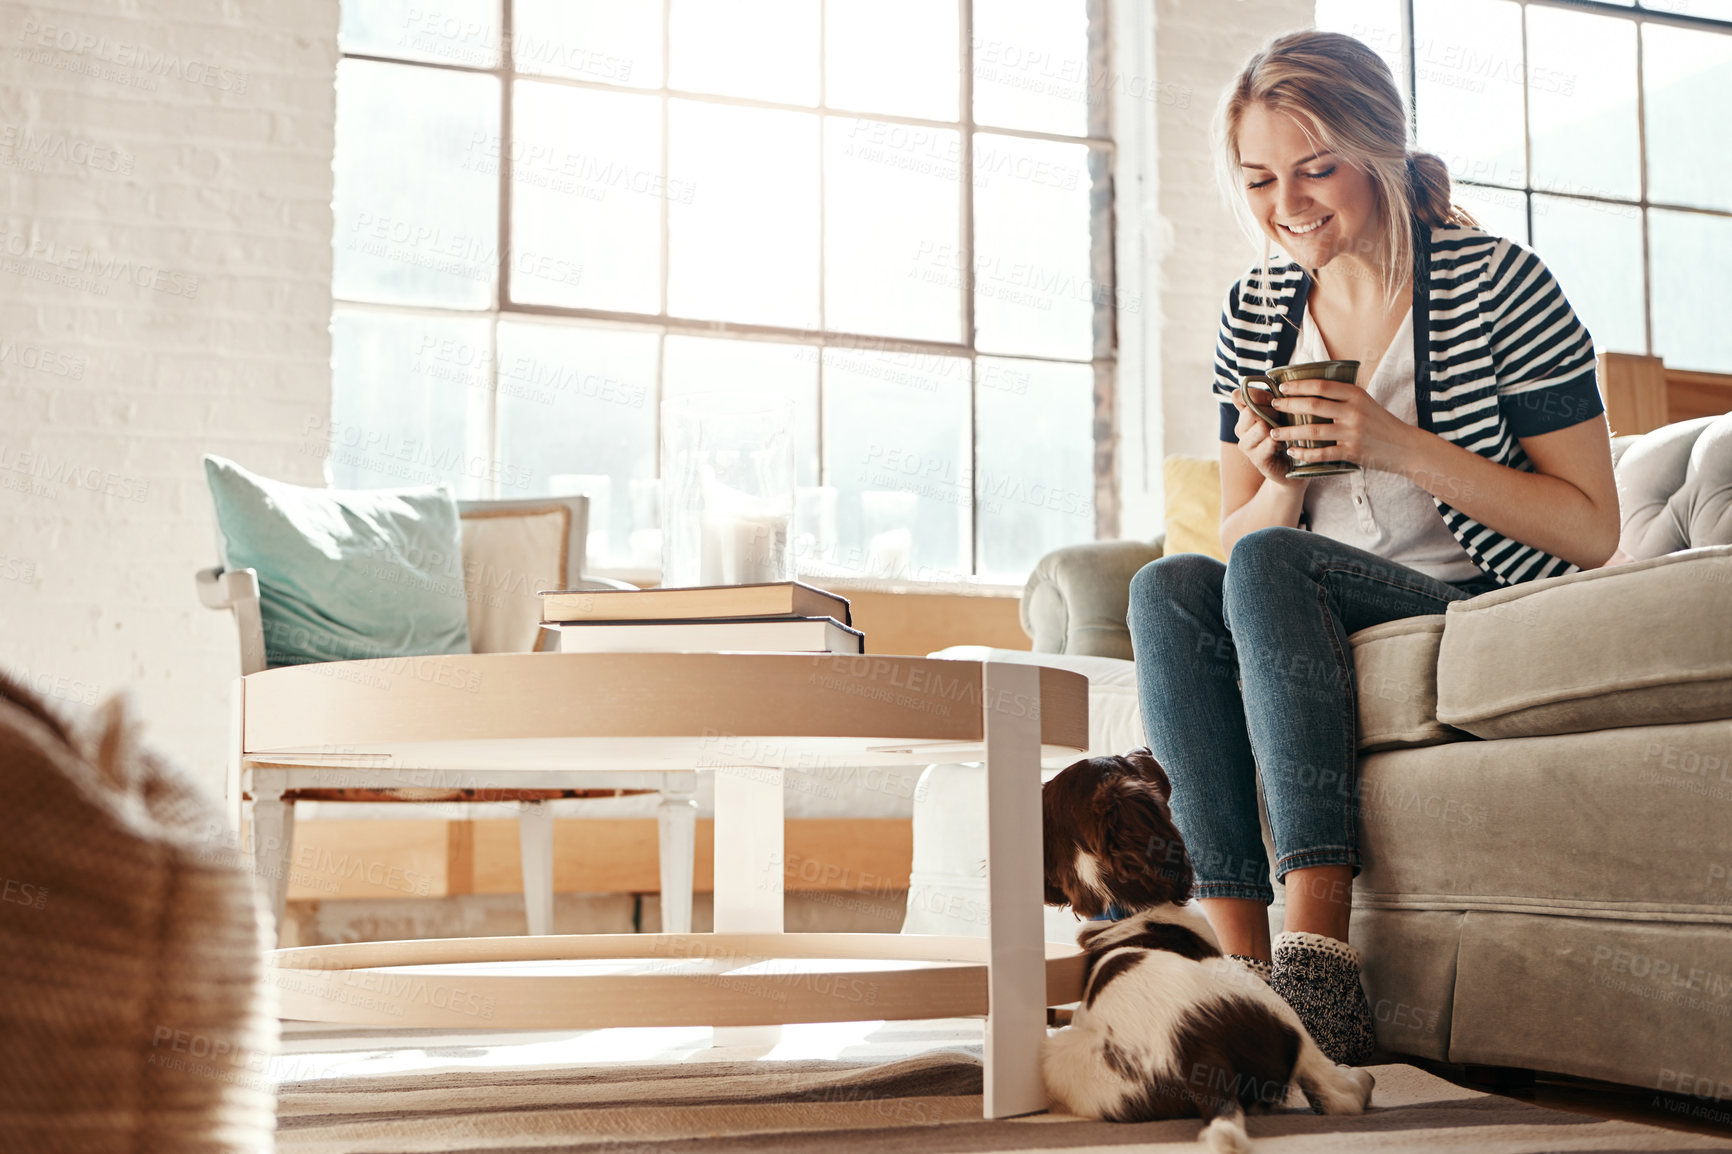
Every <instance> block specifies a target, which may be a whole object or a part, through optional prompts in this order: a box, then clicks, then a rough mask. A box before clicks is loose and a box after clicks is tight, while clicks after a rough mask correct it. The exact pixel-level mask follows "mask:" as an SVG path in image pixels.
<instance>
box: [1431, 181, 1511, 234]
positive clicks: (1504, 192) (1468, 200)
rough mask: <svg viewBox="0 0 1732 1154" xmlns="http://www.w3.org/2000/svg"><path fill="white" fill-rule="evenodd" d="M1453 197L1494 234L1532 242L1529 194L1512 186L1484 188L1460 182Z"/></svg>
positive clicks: (1453, 191) (1452, 191) (1487, 230)
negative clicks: (1529, 229) (1530, 237)
mask: <svg viewBox="0 0 1732 1154" xmlns="http://www.w3.org/2000/svg"><path fill="white" fill-rule="evenodd" d="M1450 199H1451V200H1453V201H1455V203H1456V204H1459V205H1461V207H1463V208H1465V209H1467V211H1469V212H1471V213H1473V218H1474V219H1475V220H1477V221H1479V226H1480V228H1482V229H1484V230H1485V231H1486V232H1489V233H1491V234H1492V235H1493V236H1507V237H1508V238H1509V239H1511V240H1515V241H1520V242H1521V243H1522V244H1527V243H1528V210H1527V194H1526V193H1524V192H1517V191H1516V190H1514V189H1511V188H1480V187H1477V186H1475V185H1471V184H1458V185H1456V186H1455V187H1454V188H1453V189H1451V190H1450Z"/></svg>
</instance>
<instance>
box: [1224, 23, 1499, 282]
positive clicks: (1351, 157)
mask: <svg viewBox="0 0 1732 1154" xmlns="http://www.w3.org/2000/svg"><path fill="white" fill-rule="evenodd" d="M1257 104H1261V105H1263V106H1264V107H1265V108H1268V109H1269V110H1270V111H1272V112H1279V113H1284V114H1286V115H1289V116H1291V117H1293V118H1294V120H1296V121H1297V122H1298V123H1299V125H1300V126H1301V127H1302V128H1303V129H1304V130H1305V131H1306V133H1307V134H1308V135H1309V136H1311V137H1312V139H1313V140H1314V141H1316V142H1317V144H1318V147H1319V148H1320V149H1328V150H1329V151H1330V152H1332V153H1334V154H1335V155H1336V157H1337V158H1339V159H1340V160H1341V161H1343V162H1345V163H1347V164H1349V165H1352V166H1353V167H1354V168H1357V169H1359V170H1360V171H1362V172H1364V173H1365V174H1366V175H1367V176H1368V177H1370V179H1371V186H1372V189H1373V191H1374V192H1375V194H1376V196H1377V201H1378V205H1379V207H1380V209H1381V217H1382V220H1381V224H1382V229H1381V231H1382V233H1383V240H1384V243H1385V249H1386V251H1385V252H1384V253H1382V254H1380V255H1381V256H1383V258H1384V261H1385V263H1384V285H1383V287H1384V291H1385V293H1386V295H1387V296H1389V297H1390V298H1391V299H1393V298H1394V297H1395V295H1396V294H1397V293H1398V292H1399V291H1400V287H1401V284H1402V283H1403V281H1404V280H1405V279H1406V278H1407V277H1408V276H1410V275H1411V270H1412V268H1413V227H1414V222H1415V221H1417V222H1418V223H1419V224H1420V225H1423V226H1424V227H1426V228H1428V229H1429V228H1432V227H1435V226H1437V225H1440V224H1465V225H1468V226H1470V227H1477V226H1478V222H1477V221H1475V220H1474V218H1473V217H1472V215H1470V214H1469V213H1468V212H1467V211H1466V210H1465V209H1462V208H1461V207H1459V206H1457V205H1455V204H1453V203H1452V202H1451V201H1450V183H1449V166H1448V165H1446V164H1444V162H1443V159H1442V158H1441V157H1438V156H1435V155H1433V154H1432V153H1429V152H1421V151H1419V150H1417V149H1415V148H1414V147H1413V146H1412V142H1411V140H1410V139H1409V137H1408V133H1407V110H1406V107H1405V106H1404V105H1403V103H1402V100H1401V92H1400V90H1399V89H1397V88H1396V86H1395V77H1394V76H1393V75H1392V74H1391V73H1390V71H1389V66H1388V65H1387V64H1385V63H1384V62H1383V58H1382V57H1381V56H1379V55H1378V54H1377V53H1376V52H1374V51H1372V49H1371V48H1369V47H1368V46H1366V45H1365V44H1364V43H1362V42H1361V41H1359V40H1356V39H1354V38H1353V37H1351V36H1344V35H1342V34H1341V33H1339V32H1319V31H1317V30H1316V29H1307V30H1305V31H1302V32H1289V33H1287V34H1286V35H1285V36H1279V37H1276V38H1275V39H1274V40H1272V41H1270V42H1269V45H1268V46H1267V47H1266V48H1264V49H1263V50H1262V51H1261V52H1258V53H1257V54H1256V55H1255V56H1252V57H1251V59H1250V60H1248V61H1247V62H1246V63H1245V67H1244V68H1243V69H1242V70H1241V71H1240V72H1239V76H1238V79H1236V80H1235V81H1234V82H1233V85H1232V87H1231V88H1229V89H1228V90H1227V92H1226V94H1225V95H1224V96H1223V97H1222V100H1221V107H1220V110H1219V112H1218V113H1217V115H1216V118H1215V135H1216V149H1215V156H1216V170H1217V176H1218V177H1219V178H1220V181H1221V187H1222V191H1223V192H1224V193H1225V194H1226V196H1227V198H1228V201H1229V202H1230V203H1231V204H1232V206H1233V211H1234V215H1235V216H1237V217H1238V219H1239V223H1240V225H1241V227H1243V228H1244V229H1245V231H1246V233H1247V234H1248V235H1249V236H1251V237H1252V239H1254V240H1261V241H1262V244H1263V271H1264V274H1265V279H1267V275H1268V272H1269V262H1270V254H1269V237H1268V236H1267V234H1265V233H1264V232H1263V229H1262V226H1261V224H1260V222H1258V221H1257V220H1256V219H1255V218H1254V217H1253V216H1252V214H1251V208H1250V203H1249V201H1248V199H1247V198H1246V195H1245V183H1244V174H1243V172H1242V171H1241V170H1240V168H1239V161H1240V156H1239V125H1240V122H1241V121H1242V120H1243V118H1244V115H1245V111H1246V110H1247V109H1249V108H1250V107H1251V106H1252V105H1257Z"/></svg>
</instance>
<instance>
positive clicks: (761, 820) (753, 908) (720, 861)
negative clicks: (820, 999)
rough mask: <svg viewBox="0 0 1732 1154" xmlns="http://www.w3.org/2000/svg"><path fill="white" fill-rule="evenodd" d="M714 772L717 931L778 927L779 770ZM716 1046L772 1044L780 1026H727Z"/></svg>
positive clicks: (778, 930)
mask: <svg viewBox="0 0 1732 1154" xmlns="http://www.w3.org/2000/svg"><path fill="white" fill-rule="evenodd" d="M715 774H716V826H715V842H716V868H715V879H716V884H715V899H714V901H715V907H714V908H715V918H714V926H715V932H716V933H719V934H720V933H733V934H779V933H781V932H782V863H783V860H784V859H783V856H782V771H781V770H779V769H762V768H757V767H753V766H744V767H724V768H719V769H717V770H716V771H715ZM714 1034H715V1038H714V1041H715V1044H716V1045H718V1046H752V1047H764V1046H773V1045H775V1044H776V1042H777V1041H778V1040H779V1039H780V1038H781V1034H782V1029H781V1027H780V1026H729V1027H718V1028H717V1029H716V1030H715V1031H714Z"/></svg>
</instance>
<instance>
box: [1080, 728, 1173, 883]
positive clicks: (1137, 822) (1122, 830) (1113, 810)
mask: <svg viewBox="0 0 1732 1154" xmlns="http://www.w3.org/2000/svg"><path fill="white" fill-rule="evenodd" d="M1150 764H1153V759H1152V758H1151V759H1150ZM1156 768H1157V770H1158V769H1159V767H1158V766H1157V767H1156ZM1165 782H1166V775H1165V774H1164V773H1163V774H1162V775H1161V780H1160V781H1159V782H1155V781H1150V780H1147V779H1145V778H1142V777H1137V776H1132V775H1130V774H1119V775H1115V776H1113V777H1110V778H1107V779H1105V780H1103V781H1102V782H1101V786H1100V789H1099V790H1098V791H1097V792H1096V794H1095V797H1094V799H1093V808H1094V813H1095V820H1096V822H1097V823H1098V825H1099V828H1100V831H1101V840H1102V845H1101V849H1100V858H1101V869H1100V874H1101V881H1102V883H1103V885H1104V888H1105V889H1106V890H1107V891H1108V892H1109V893H1110V895H1111V896H1112V899H1113V901H1114V903H1115V904H1117V905H1119V906H1122V907H1125V908H1127V909H1141V908H1143V907H1146V906H1154V905H1165V904H1167V903H1169V902H1183V901H1188V900H1189V899H1190V896H1191V883H1192V873H1191V859H1190V857H1189V855H1187V854H1186V852H1185V843H1184V839H1182V838H1181V837H1180V836H1179V831H1178V829H1177V827H1175V826H1174V825H1173V818H1172V814H1171V813H1170V812H1169V811H1168V809H1167V804H1166V796H1165V793H1164V790H1163V788H1162V787H1163V786H1164V785H1165Z"/></svg>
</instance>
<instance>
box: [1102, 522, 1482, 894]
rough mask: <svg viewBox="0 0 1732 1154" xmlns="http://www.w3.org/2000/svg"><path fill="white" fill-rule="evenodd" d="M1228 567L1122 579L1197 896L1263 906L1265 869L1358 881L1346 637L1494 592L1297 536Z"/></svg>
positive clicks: (1186, 560)
mask: <svg viewBox="0 0 1732 1154" xmlns="http://www.w3.org/2000/svg"><path fill="white" fill-rule="evenodd" d="M1229 560H1230V563H1229V564H1227V565H1223V564H1221V562H1219V561H1217V560H1215V559H1214V558H1213V557H1205V556H1203V555H1202V554H1199V553H1179V554H1175V555H1174V556H1171V557H1162V558H1161V559H1159V560H1158V561H1152V562H1150V563H1149V564H1147V565H1145V566H1143V568H1142V569H1141V570H1140V571H1139V572H1138V573H1137V575H1136V576H1135V577H1134V578H1132V580H1131V602H1130V614H1129V624H1130V629H1131V645H1132V649H1133V651H1134V653H1135V655H1136V662H1137V690H1138V697H1139V699H1140V700H1141V703H1142V713H1143V729H1144V732H1145V733H1146V734H1147V736H1148V741H1149V748H1150V749H1151V750H1152V751H1153V752H1154V755H1155V758H1156V760H1158V761H1159V762H1160V763H1161V765H1162V767H1164V768H1165V769H1166V771H1167V776H1168V777H1170V778H1171V779H1172V783H1173V797H1172V810H1173V820H1174V822H1175V823H1176V824H1177V825H1178V827H1179V832H1180V833H1181V834H1183V835H1184V838H1185V845H1186V848H1187V849H1188V851H1189V852H1190V856H1191V864H1192V867H1193V869H1195V871H1196V879H1197V880H1196V888H1195V891H1194V892H1195V895H1196V896H1197V897H1200V898H1248V899H1253V900H1256V901H1261V902H1263V903H1264V904H1268V903H1270V902H1273V901H1274V899H1275V894H1274V890H1273V889H1272V888H1271V887H1270V885H1269V860H1268V857H1267V855H1266V854H1265V853H1264V850H1263V834H1262V825H1261V823H1260V822H1259V820H1258V816H1257V782H1258V778H1259V777H1261V779H1262V784H1263V798H1264V804H1265V806H1266V808H1267V810H1268V815H1269V828H1270V832H1271V833H1272V834H1273V835H1274V842H1275V872H1276V876H1277V878H1283V877H1285V876H1286V875H1287V872H1288V871H1289V870H1294V869H1302V868H1305V867H1308V866H1324V865H1345V866H1351V867H1352V868H1353V872H1354V874H1355V875H1357V874H1358V872H1359V838H1358V829H1357V816H1358V814H1357V811H1358V806H1357V804H1356V803H1357V795H1358V786H1359V775H1358V768H1357V748H1358V728H1359V727H1358V720H1359V717H1358V707H1357V701H1356V696H1355V694H1356V692H1357V686H1356V684H1355V676H1354V668H1353V654H1352V651H1351V649H1350V648H1349V646H1348V644H1347V636H1348V634H1350V633H1353V632H1355V631H1356V630H1360V629H1365V628H1367V627H1369V626H1372V625H1377V624H1380V623H1382V622H1384V621H1393V620H1395V619H1396V618H1399V617H1415V616H1419V615H1421V614H1428V613H1442V612H1443V609H1444V606H1445V605H1447V604H1448V603H1449V602H1451V601H1456V600H1460V599H1461V598H1464V597H1470V596H1473V595H1474V594H1477V593H1483V592H1485V591H1487V590H1489V589H1495V588H1497V582H1496V581H1495V580H1494V579H1492V578H1491V577H1483V578H1478V579H1475V580H1472V581H1465V582H1461V583H1459V584H1451V583H1450V582H1446V581H1439V580H1437V579H1435V578H1432V577H1427V576H1426V575H1425V574H1423V573H1419V572H1417V571H1415V570H1412V569H1409V568H1407V567H1406V566H1404V565H1398V564H1395V563H1394V562H1392V561H1385V560H1384V559H1383V558H1381V557H1378V556H1377V555H1376V554H1373V553H1367V552H1365V551H1363V550H1361V549H1355V548H1353V547H1352V546H1351V545H1344V544H1342V543H1341V542H1339V541H1336V540H1333V539H1332V538H1329V537H1323V536H1319V535H1317V534H1315V533H1310V532H1306V531H1305V530H1301V529H1286V528H1273V529H1259V530H1257V531H1255V532H1252V533H1247V534H1245V536H1244V537H1242V538H1240V539H1239V541H1238V543H1237V544H1235V545H1234V547H1233V551H1232V554H1231V556H1230V559H1229Z"/></svg>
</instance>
